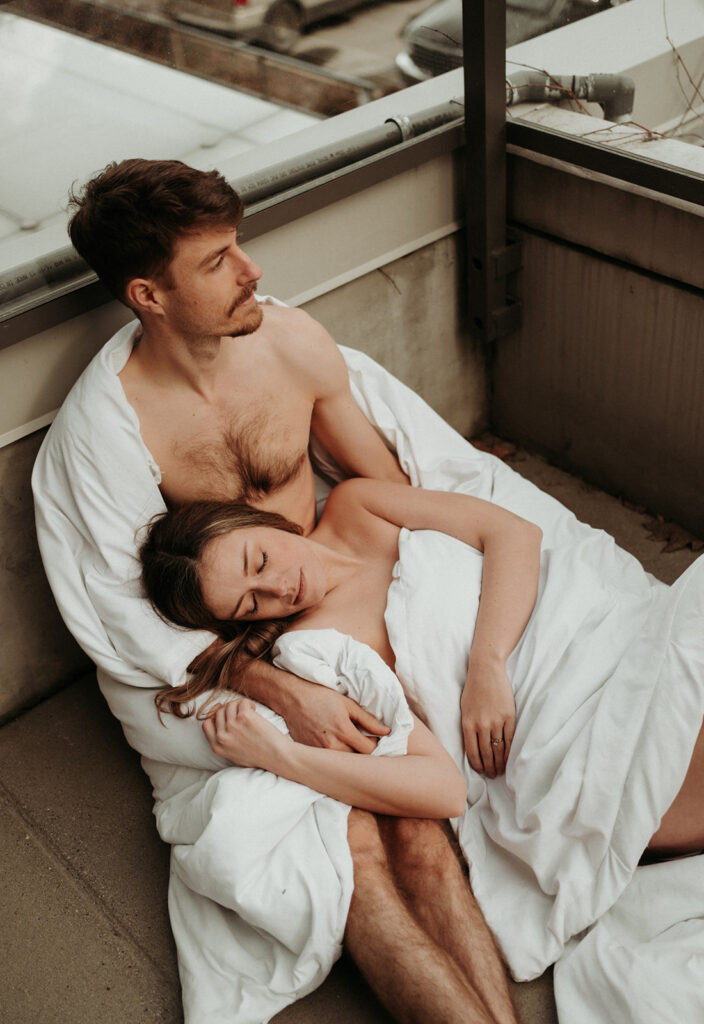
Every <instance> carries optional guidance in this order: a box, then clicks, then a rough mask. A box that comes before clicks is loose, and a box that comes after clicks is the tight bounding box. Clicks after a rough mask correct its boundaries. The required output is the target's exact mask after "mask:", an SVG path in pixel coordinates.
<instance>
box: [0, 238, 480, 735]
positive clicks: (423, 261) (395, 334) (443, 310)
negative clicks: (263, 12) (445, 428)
mask: <svg viewBox="0 0 704 1024" xmlns="http://www.w3.org/2000/svg"><path fill="white" fill-rule="evenodd" d="M460 278H461V255H460V252H459V243H458V237H457V235H453V236H449V237H445V238H442V239H440V240H439V241H437V242H435V243H433V244H432V245H429V246H425V247H424V248H422V249H420V250H419V251H417V252H414V253H411V254H409V255H406V256H404V257H402V258H400V259H397V260H395V261H393V262H391V263H389V264H388V265H387V266H385V267H382V268H379V269H377V270H374V271H371V272H370V273H368V274H366V275H364V276H362V277H359V278H357V279H355V280H352V281H349V282H348V283H346V284H344V285H342V286H341V287H339V288H337V289H335V290H333V291H331V292H328V293H326V294H324V295H321V296H319V297H318V298H316V299H314V300H312V301H310V302H309V303H306V304H305V308H306V309H308V310H309V312H311V313H312V315H313V316H315V317H317V318H318V319H320V320H321V322H323V323H324V324H325V326H326V327H327V328H328V330H330V331H331V333H332V334H333V336H334V337H335V338H336V340H338V341H340V342H341V343H344V344H346V345H350V346H353V347H357V348H360V349H361V350H363V351H364V352H367V353H368V354H369V355H371V356H372V357H373V358H375V359H377V360H378V361H379V362H381V363H382V364H383V365H385V366H386V367H387V368H388V369H389V370H391V371H392V372H393V373H395V374H396V375H397V376H398V377H400V378H401V379H402V380H403V381H404V382H405V383H406V384H408V385H409V386H410V387H412V388H414V389H416V390H417V391H419V392H420V394H422V395H423V397H424V398H426V400H427V401H428V402H429V403H430V404H431V405H432V406H433V407H434V408H435V409H436V410H437V411H438V412H439V413H440V415H442V416H443V417H444V418H446V419H447V420H448V421H449V422H450V423H452V425H453V426H455V427H456V429H458V430H459V431H461V432H462V433H464V434H467V433H471V432H473V431H475V430H477V429H480V428H481V427H483V426H484V425H485V422H486V416H487V398H486V382H485V376H484V364H483V361H482V357H481V354H480V353H479V352H478V351H477V348H476V346H475V345H474V344H473V343H472V342H471V341H470V339H469V338H468V337H467V336H466V335H465V333H464V331H463V329H462V326H461V318H460V310H459V298H458V296H459V294H460V291H459V288H458V282H459V280H460ZM124 318H125V315H124V313H123V312H122V311H121V310H120V308H119V307H117V306H109V307H104V308H103V309H102V310H96V311H95V312H94V313H93V314H85V315H84V316H83V317H80V318H77V320H76V321H74V322H69V323H67V324H64V325H62V328H61V330H58V331H56V332H55V335H54V345H53V347H52V346H50V345H47V342H46V339H39V341H38V342H37V340H36V339H28V340H27V343H26V345H24V346H20V345H18V346H14V348H15V349H17V350H18V351H16V352H14V353H12V352H11V351H9V350H6V351H5V353H4V354H5V355H6V356H7V358H9V357H10V355H11V356H12V358H13V359H14V360H15V361H16V362H17V361H18V360H19V362H21V361H22V355H21V350H22V349H23V348H24V350H25V352H26V353H30V354H31V352H32V342H33V341H34V342H35V348H36V347H37V345H38V349H37V352H38V354H37V365H44V366H45V369H46V374H45V379H44V381H43V384H42V386H39V385H37V388H36V390H37V398H36V401H37V402H39V399H40V398H42V397H43V398H44V399H45V400H46V399H47V392H48V393H49V404H51V403H52V402H58V401H60V400H61V395H58V393H57V392H56V388H57V386H58V387H60V388H61V389H62V390H63V391H64V392H65V389H66V387H67V386H68V383H69V382H67V381H65V380H64V383H63V385H57V384H56V373H55V372H54V370H53V362H54V361H56V360H57V359H58V360H59V361H61V359H62V355H61V353H62V352H63V349H64V347H65V346H68V348H69V349H71V341H72V340H73V347H72V351H73V358H74V360H75V359H77V360H78V362H77V363H76V362H74V363H73V364H72V369H71V371H70V376H75V375H76V374H77V373H78V372H79V371H80V368H81V365H82V363H84V362H85V361H87V359H88V358H89V357H90V354H91V349H93V348H96V347H97V345H98V344H99V343H100V342H101V341H102V340H104V339H106V338H107V337H108V335H109V333H110V330H112V329H113V327H114V326H115V325H116V324H117V323H120V322H121V321H122V320H124ZM90 325H92V326H93V327H94V328H95V330H93V332H92V333H90V332H89V331H88V327H89V326H90ZM98 328H100V329H98ZM107 328H109V330H108V329H107ZM89 334H90V337H91V338H92V339H93V340H92V344H90V343H89V342H87V341H86V340H85V339H86V337H87V336H88V335H89ZM27 358H30V356H29V355H27ZM18 365H19V363H18ZM15 379H16V380H19V381H20V388H21V383H22V377H21V376H19V375H17V376H16V377H15ZM34 383H35V384H36V382H34ZM24 390H25V392H26V394H25V398H27V399H28V397H29V391H30V389H29V388H26V389H24ZM38 407H39V406H38V405H37V408H38ZM43 435H44V431H39V432H35V433H33V434H31V435H30V436H28V437H24V438H21V439H19V440H17V441H15V442H13V443H11V444H9V445H7V446H6V447H4V448H2V449H0V656H1V657H2V665H3V670H2V673H0V721H2V720H3V719H7V718H9V717H12V716H13V715H14V714H17V713H18V712H19V711H21V710H22V709H24V708H26V707H29V706H31V705H32V704H34V703H36V702H37V701H38V700H39V699H41V698H42V697H43V696H45V695H47V694H48V693H50V692H51V691H52V690H55V689H57V688H59V687H61V686H62V685H64V684H66V683H68V682H70V681H71V680H72V679H75V678H76V677H77V676H78V675H80V674H81V673H82V672H84V671H85V670H86V668H87V667H88V665H89V662H88V660H87V658H86V657H85V655H83V654H82V652H81V651H80V650H79V648H78V647H77V645H76V644H75V643H74V641H73V640H72V638H71V637H70V635H69V634H68V632H67V630H66V628H65V627H64V625H63V623H62V621H61V619H60V616H59V614H58V611H57V610H56V606H55V605H54V601H53V598H52V596H51V593H50V591H49V587H48V584H47V582H46V579H45V577H44V571H43V568H42V566H41V560H40V557H39V551H38V549H37V544H36V537H35V533H34V521H33V508H32V498H31V492H30V473H31V468H32V464H33V462H34V458H35V455H36V452H37V450H38V448H39V445H40V443H41V440H42V437H43Z"/></svg>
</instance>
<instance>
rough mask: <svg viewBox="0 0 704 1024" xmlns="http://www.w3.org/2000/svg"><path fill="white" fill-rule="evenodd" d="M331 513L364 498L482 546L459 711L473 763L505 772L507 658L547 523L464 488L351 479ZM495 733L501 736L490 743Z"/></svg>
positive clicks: (402, 521)
mask: <svg viewBox="0 0 704 1024" xmlns="http://www.w3.org/2000/svg"><path fill="white" fill-rule="evenodd" d="M330 501H334V504H333V505H332V506H331V507H330V513H332V514H334V515H336V516H338V515H339V516H340V517H341V521H342V522H344V515H345V507H350V508H351V507H353V506H354V505H355V504H357V506H358V505H359V504H361V505H363V506H364V507H365V508H366V509H367V510H368V511H370V512H372V513H373V514H374V515H377V516H380V517H381V518H383V519H386V520H387V521H388V522H391V523H393V524H395V525H396V526H405V527H407V528H408V529H410V530H439V531H440V532H442V533H447V534H449V535H450V536H452V537H456V538H457V540H461V541H463V542H464V543H465V544H469V545H471V546H472V547H474V548H476V549H477V550H478V551H482V552H483V553H484V568H483V572H482V592H481V597H480V601H479V612H478V615H477V622H476V627H475V631H474V639H473V642H472V648H471V651H470V656H469V665H468V672H467V680H466V683H465V687H464V690H463V693H462V699H461V705H460V706H461V714H462V729H463V733H464V740H465V747H466V750H467V756H468V758H469V762H470V764H471V765H472V767H473V768H474V769H475V771H479V772H482V771H484V772H486V773H487V774H488V775H489V776H491V777H494V776H495V775H496V774H501V772H503V770H504V768H505V765H506V759H507V758H508V753H509V750H510V747H511V741H512V739H513V732H514V728H515V720H516V708H515V702H514V698H513V691H512V688H511V684H510V682H509V680H508V677H507V675H506V660H507V659H508V656H509V654H510V653H511V651H512V650H513V648H514V647H515V646H516V644H517V643H518V641H519V639H520V637H521V635H522V633H523V630H524V629H525V627H526V625H527V623H528V620H529V618H530V616H531V613H532V611H533V607H534V605H535V599H536V596H537V593H538V579H539V574H540V542H541V538H542V531H541V530H540V528H539V527H538V526H536V525H535V524H534V523H530V522H528V521H527V520H525V519H521V518H520V517H519V516H516V515H514V514H513V513H512V512H509V511H507V510H506V509H504V508H501V506H499V505H493V504H492V503H491V502H486V501H482V500H481V499H480V498H474V497H472V496H470V495H467V494H457V493H454V492H452V493H451V492H445V491H425V490H422V489H421V488H417V487H411V488H408V487H397V486H395V485H394V484H387V483H381V482H379V481H373V480H349V481H346V482H344V483H342V484H340V485H338V487H336V488H335V490H334V491H333V492H332V494H331V496H330V498H329V499H328V502H330ZM492 739H495V740H496V739H498V740H499V742H498V743H494V744H492Z"/></svg>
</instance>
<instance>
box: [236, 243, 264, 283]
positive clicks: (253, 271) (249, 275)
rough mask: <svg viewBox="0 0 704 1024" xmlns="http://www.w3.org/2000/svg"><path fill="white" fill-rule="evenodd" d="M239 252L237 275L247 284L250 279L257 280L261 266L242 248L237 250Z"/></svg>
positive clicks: (260, 272)
mask: <svg viewBox="0 0 704 1024" xmlns="http://www.w3.org/2000/svg"><path fill="white" fill-rule="evenodd" d="M239 254H240V267H239V277H240V279H241V280H242V281H243V283H244V284H249V283H250V282H252V281H258V280H259V279H260V277H261V276H262V268H261V267H260V266H258V265H257V264H256V263H255V262H254V260H251V259H250V258H249V256H248V255H247V253H246V252H244V250H243V249H240V250H239Z"/></svg>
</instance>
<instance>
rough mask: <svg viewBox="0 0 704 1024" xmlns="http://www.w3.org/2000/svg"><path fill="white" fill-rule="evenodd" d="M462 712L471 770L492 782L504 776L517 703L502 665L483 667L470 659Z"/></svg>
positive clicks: (504, 667)
mask: <svg viewBox="0 0 704 1024" xmlns="http://www.w3.org/2000/svg"><path fill="white" fill-rule="evenodd" d="M460 710H461V713H462V732H463V734H464V745H465V749H466V751H467V757H468V758H469V763H470V764H471V766H472V768H474V770H475V771H476V772H482V773H485V774H486V775H488V776H489V778H491V779H493V778H494V777H495V776H497V775H501V774H503V772H504V771H505V769H506V762H507V761H508V755H509V751H510V749H511V742H512V740H513V733H514V730H515V727H516V702H515V700H514V697H513V690H512V688H511V683H510V682H509V679H508V676H507V675H506V666H505V664H504V663H503V662H501V661H496V662H489V663H484V664H482V665H481V667H480V666H478V665H476V664H473V663H472V661H471V659H470V664H469V671H468V672H467V682H466V683H465V686H464V690H463V691H462V697H461V700H460ZM496 740H498V741H499V742H498V743H497V742H495V741H496Z"/></svg>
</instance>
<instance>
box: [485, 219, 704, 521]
mask: <svg viewBox="0 0 704 1024" xmlns="http://www.w3.org/2000/svg"><path fill="white" fill-rule="evenodd" d="M588 215H589V211H588V210H585V209H584V208H579V207H577V208H576V209H575V219H577V218H578V217H586V218H588ZM607 229H608V225H607V224H604V223H603V222H602V231H604V230H607ZM523 237H524V251H523V269H522V271H521V272H520V278H519V291H520V294H521V297H522V300H523V323H522V326H521V329H520V331H519V332H517V333H516V334H515V335H514V336H513V337H511V338H509V339H505V340H503V341H501V342H499V343H498V345H497V347H496V352H495V359H494V373H493V405H492V422H493V425H494V429H496V430H497V431H498V432H500V433H503V434H505V435H507V436H511V437H514V438H516V439H518V440H520V441H521V442H522V443H524V444H526V445H529V446H533V447H536V448H538V449H540V450H542V451H543V452H544V453H546V454H547V455H548V457H550V458H552V459H553V460H556V461H557V462H558V463H559V464H561V465H563V466H564V467H566V468H569V469H573V470H576V471H577V472H579V473H580V474H582V475H583V476H585V477H586V478H587V479H589V480H591V481H592V482H594V483H597V484H599V485H600V486H602V487H605V488H606V489H608V490H610V491H611V492H613V493H616V494H622V495H625V496H627V497H628V498H630V499H632V500H634V501H638V502H641V503H643V504H645V505H647V506H648V507H649V508H650V509H651V510H652V511H654V512H657V513H660V514H662V515H664V516H666V517H671V518H673V519H675V520H677V521H679V522H680V523H682V524H683V525H685V526H688V527H689V528H690V529H692V530H694V531H695V532H697V533H698V534H699V535H704V302H703V301H702V298H703V296H702V293H701V292H699V291H697V290H696V289H693V288H691V287H684V286H682V285H680V284H678V283H677V282H676V281H672V280H667V279H665V278H663V277H659V276H655V275H653V274H649V273H643V272H642V271H639V270H637V269H632V268H629V267H627V266H624V265H622V264H620V263H617V262H614V261H612V260H609V259H604V258H602V257H600V256H599V255H597V254H595V253H593V252H588V251H584V250H580V249H577V248H575V247H574V246H571V245H566V244H563V243H562V242H561V241H559V240H557V239H552V238H546V237H542V236H539V235H532V234H531V233H529V232H524V235H523Z"/></svg>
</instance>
